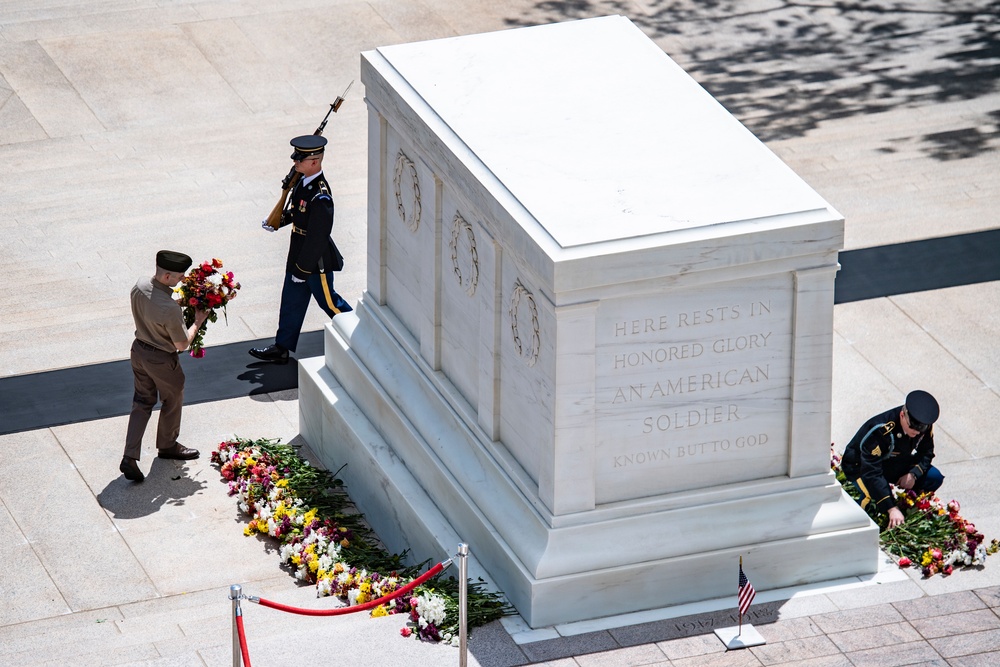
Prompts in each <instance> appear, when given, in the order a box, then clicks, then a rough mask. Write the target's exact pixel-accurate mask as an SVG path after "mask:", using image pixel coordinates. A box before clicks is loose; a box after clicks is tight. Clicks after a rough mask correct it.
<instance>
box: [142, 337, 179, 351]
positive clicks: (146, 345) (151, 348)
mask: <svg viewBox="0 0 1000 667" xmlns="http://www.w3.org/2000/svg"><path fill="white" fill-rule="evenodd" d="M135 343H136V345H138V346H139V347H141V348H142V349H144V350H149V351H150V352H163V353H164V354H173V353H172V352H167V351H166V350H161V349H160V348H158V347H156V346H155V345H150V344H149V343H147V342H146V341H144V340H139V339H138V338H136V339H135Z"/></svg>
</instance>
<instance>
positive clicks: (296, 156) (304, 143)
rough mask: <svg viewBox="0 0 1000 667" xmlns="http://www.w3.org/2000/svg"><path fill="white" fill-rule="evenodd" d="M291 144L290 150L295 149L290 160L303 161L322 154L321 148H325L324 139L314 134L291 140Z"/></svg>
mask: <svg viewBox="0 0 1000 667" xmlns="http://www.w3.org/2000/svg"><path fill="white" fill-rule="evenodd" d="M291 144H292V148H294V149H295V150H294V151H293V152H292V159H293V160H304V159H306V158H307V157H313V156H316V155H322V154H323V147H324V146H326V137H320V136H317V135H315V134H305V135H303V136H301V137H295V138H294V139H292V141H291Z"/></svg>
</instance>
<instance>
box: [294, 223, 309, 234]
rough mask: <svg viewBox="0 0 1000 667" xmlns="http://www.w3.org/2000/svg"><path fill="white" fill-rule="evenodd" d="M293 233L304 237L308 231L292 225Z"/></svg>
mask: <svg viewBox="0 0 1000 667" xmlns="http://www.w3.org/2000/svg"><path fill="white" fill-rule="evenodd" d="M292 231H293V232H294V233H296V234H302V236H305V235H306V230H304V229H302V228H301V227H297V226H295V225H292Z"/></svg>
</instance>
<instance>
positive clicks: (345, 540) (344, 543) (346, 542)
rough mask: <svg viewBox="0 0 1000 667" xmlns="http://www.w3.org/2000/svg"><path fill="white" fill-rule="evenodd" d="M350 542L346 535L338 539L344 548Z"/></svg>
mask: <svg viewBox="0 0 1000 667" xmlns="http://www.w3.org/2000/svg"><path fill="white" fill-rule="evenodd" d="M350 544H351V543H350V541H349V540H348V539H347V538H346V537H345V538H344V539H342V540H341V541H340V546H342V547H344V548H347V547H348V546H350Z"/></svg>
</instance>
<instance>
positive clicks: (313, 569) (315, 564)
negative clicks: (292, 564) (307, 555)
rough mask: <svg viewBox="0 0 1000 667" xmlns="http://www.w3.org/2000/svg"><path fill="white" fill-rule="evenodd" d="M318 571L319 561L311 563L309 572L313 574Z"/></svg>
mask: <svg viewBox="0 0 1000 667" xmlns="http://www.w3.org/2000/svg"><path fill="white" fill-rule="evenodd" d="M317 569H319V561H317V560H311V561H309V570H310V571H311V572H315V571H316V570H317Z"/></svg>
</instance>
